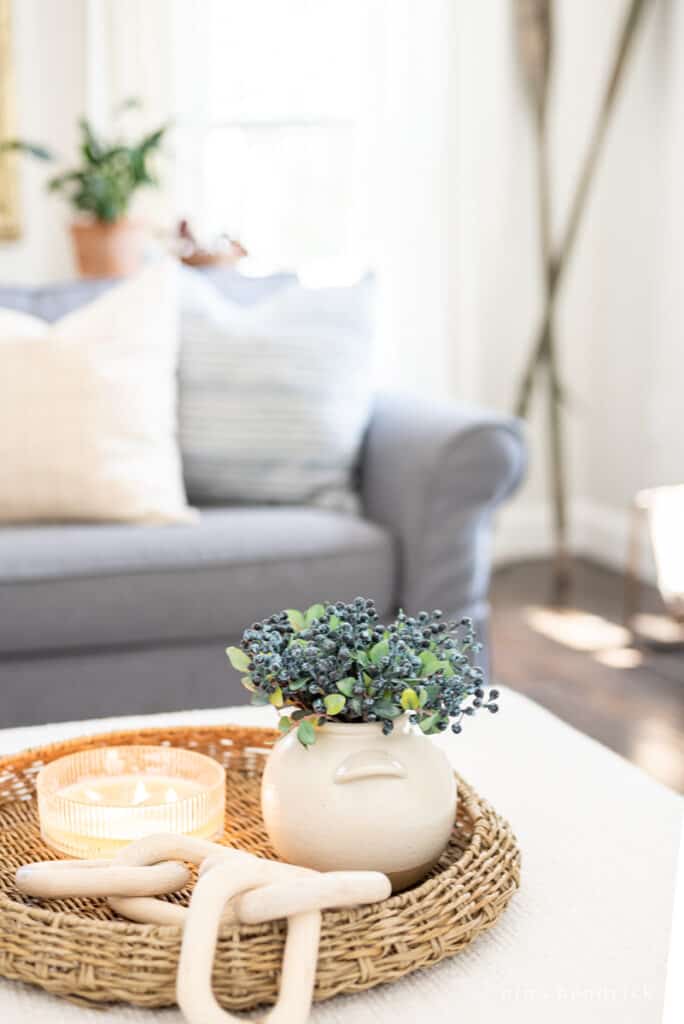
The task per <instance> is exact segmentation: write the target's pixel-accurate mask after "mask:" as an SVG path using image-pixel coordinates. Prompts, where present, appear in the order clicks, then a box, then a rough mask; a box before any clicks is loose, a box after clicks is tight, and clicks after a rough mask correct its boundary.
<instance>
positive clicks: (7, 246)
mask: <svg viewBox="0 0 684 1024" xmlns="http://www.w3.org/2000/svg"><path fill="white" fill-rule="evenodd" d="M85 7H86V0H59V3H52V2H50V0H20V2H19V3H17V2H15V3H14V4H13V5H12V11H13V29H14V31H13V39H14V65H15V71H16V86H17V87H16V93H17V126H18V131H19V134H20V135H21V136H22V137H23V138H26V139H29V140H32V141H36V142H40V143H43V144H44V145H46V146H47V147H48V148H49V149H51V150H53V151H55V152H56V153H64V154H65V155H69V154H71V153H73V147H74V141H75V132H76V119H77V118H78V117H79V116H80V115H81V114H83V112H84V109H85V61H84V55H85ZM49 168H50V165H49V164H44V163H39V162H36V161H32V160H30V159H28V158H27V159H26V161H25V163H24V165H23V166H22V173H21V179H20V181H21V189H20V197H21V209H22V219H23V235H22V238H21V239H20V240H19V241H18V242H3V243H0V281H2V282H23V281H31V282H35V281H47V280H57V279H60V278H68V277H71V276H72V274H73V264H72V261H71V250H70V246H69V239H68V235H67V232H66V224H67V223H68V220H69V212H68V210H67V208H66V206H65V204H63V203H62V202H60V200H59V199H58V198H56V197H54V196H47V195H46V194H45V192H44V188H43V186H44V183H45V180H46V178H47V176H48V174H49V173H50V171H49Z"/></svg>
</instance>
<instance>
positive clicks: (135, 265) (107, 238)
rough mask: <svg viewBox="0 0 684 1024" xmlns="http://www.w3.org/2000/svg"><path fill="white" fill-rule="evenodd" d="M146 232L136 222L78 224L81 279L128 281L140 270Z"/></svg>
mask: <svg viewBox="0 0 684 1024" xmlns="http://www.w3.org/2000/svg"><path fill="white" fill-rule="evenodd" d="M145 237H146V236H145V232H144V230H143V229H142V228H141V227H140V225H139V224H136V223H135V222H134V221H129V220H125V219H122V220H117V221H114V222H113V223H112V224H109V223H106V222H105V221H99V220H92V221H76V222H75V223H73V224H72V225H71V238H72V241H73V245H74V253H75V256H76V263H77V265H78V269H79V273H80V274H81V277H124V276H125V275H126V274H133V273H135V271H136V270H138V269H139V267H140V265H141V263H142V258H143V248H144V244H145Z"/></svg>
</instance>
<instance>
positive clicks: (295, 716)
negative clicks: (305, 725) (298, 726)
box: [292, 708, 311, 722]
mask: <svg viewBox="0 0 684 1024" xmlns="http://www.w3.org/2000/svg"><path fill="white" fill-rule="evenodd" d="M310 714H311V712H310V711H308V710H307V709H306V708H297V710H296V711H293V712H292V721H293V722H301V720H302V718H306V716H307V715H310Z"/></svg>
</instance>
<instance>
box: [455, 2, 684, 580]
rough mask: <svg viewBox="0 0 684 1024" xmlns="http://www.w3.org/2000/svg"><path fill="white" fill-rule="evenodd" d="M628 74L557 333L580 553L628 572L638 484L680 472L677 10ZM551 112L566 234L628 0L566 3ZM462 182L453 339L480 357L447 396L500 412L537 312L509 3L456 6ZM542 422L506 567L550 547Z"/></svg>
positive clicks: (504, 526) (654, 21) (652, 20)
mask: <svg viewBox="0 0 684 1024" xmlns="http://www.w3.org/2000/svg"><path fill="white" fill-rule="evenodd" d="M650 6H651V8H652V9H651V10H647V13H646V15H645V19H644V24H643V25H642V26H641V28H642V31H641V33H640V35H639V38H638V39H637V40H636V46H635V50H634V52H633V54H632V57H633V60H632V61H631V62H630V66H629V67H628V69H627V75H626V78H625V81H624V88H623V90H622V92H621V94H620V97H619V100H618V106H617V109H616V111H615V113H616V116H615V119H614V122H613V124H612V126H611V129H610V132H609V136H608V138H607V141H606V146H605V149H604V152H603V154H602V159H601V163H600V167H599V173H598V175H597V178H596V180H595V183H594V190H593V193H592V196H591V200H590V203H589V205H588V208H587V210H586V214H587V216H586V220H585V222H584V225H583V230H582V233H581V237H580V239H579V244H578V246H577V248H576V250H575V255H574V259H573V263H572V266H571V268H570V271H569V273H568V276H567V279H566V281H565V284H564V287H563V293H562V299H561V302H560V306H559V313H558V321H557V333H558V338H559V343H560V349H561V354H562V363H563V372H564V377H565V380H566V383H567V393H568V415H567V417H566V423H567V435H568V459H569V463H570V465H569V483H570V491H571V494H572V503H571V508H572V527H573V532H572V535H573V539H574V544H575V547H576V548H577V549H578V550H580V551H585V552H587V553H589V554H591V555H593V556H594V557H596V558H599V559H603V560H606V561H608V562H612V563H614V564H617V565H623V564H624V555H625V528H626V509H627V506H628V503H629V501H630V499H631V498H632V496H633V495H634V493H635V491H637V490H638V489H639V488H641V487H644V486H648V485H651V484H655V483H666V482H672V481H673V480H675V479H677V478H679V479H680V480H681V479H682V478H684V431H683V430H682V422H681V404H680V400H679V390H680V388H681V385H682V381H683V380H684V373H683V372H682V371H683V370H684V365H683V359H684V357H683V356H682V344H681V341H682V313H683V312H684V310H683V309H682V308H681V307H682V300H681V290H680V288H679V287H678V274H679V266H681V257H680V254H679V252H678V248H679V247H680V246H681V245H682V244H683V243H682V241H681V238H682V233H681V219H682V213H683V212H684V208H683V206H682V199H681V198H680V195H681V185H680V183H681V181H682V180H683V179H682V173H681V172H682V162H683V160H684V152H683V148H684V138H683V137H682V127H681V124H682V114H683V111H682V105H683V104H684V81H683V80H682V73H681V70H680V69H679V67H678V63H677V61H676V60H675V59H674V58H675V55H676V53H677V49H678V48H679V52H681V47H682V45H683V44H684V34H683V27H682V11H681V5H679V4H673V5H670V4H668V3H667V2H666V0H664V2H663V3H658V4H653V5H650ZM556 8H557V22H556V66H555V77H554V83H553V98H552V111H551V125H552V134H553V138H552V167H553V182H554V192H555V211H554V213H555V218H554V220H555V224H556V230H557V231H558V230H559V229H560V227H561V225H562V224H563V222H564V218H565V215H566V212H567V208H568V203H569V199H570V195H571V192H572V189H573V187H574V182H575V180H576V176H577V170H578V166H579V161H580V158H581V155H582V154H583V152H584V146H585V145H586V140H587V138H588V133H589V129H590V126H591V124H592V119H593V116H594V113H595V110H596V106H597V101H598V99H599V96H600V94H601V90H602V87H603V83H604V81H605V77H606V74H607V70H608V66H609V61H610V59H611V57H612V48H613V46H614V43H615V40H616V37H617V32H618V28H619V26H620V24H621V19H622V16H623V14H624V11H625V4H624V2H623V0H602V3H600V4H597V3H595V2H594V0H557V5H556ZM459 10H460V13H461V20H460V50H459V53H460V56H461V77H460V89H461V94H462V102H461V117H460V119H459V126H458V129H457V130H458V138H459V146H460V149H461V175H460V181H461V188H462V201H463V204H464V207H465V208H466V209H467V210H468V211H469V217H468V218H467V219H466V220H465V221H464V222H462V224H461V239H462V245H461V259H460V262H459V267H458V276H457V278H456V279H455V280H454V281H453V285H452V286H453V287H454V288H457V289H458V290H459V291H460V293H461V295H462V296H463V298H462V308H461V316H460V320H459V321H458V322H457V324H456V327H455V331H454V335H453V344H454V345H455V347H456V348H457V349H458V350H462V351H464V352H466V353H468V352H469V353H470V357H468V356H463V357H462V361H463V362H465V363H468V362H469V363H470V365H471V373H470V375H469V379H466V380H461V379H459V378H458V376H456V377H454V379H453V392H452V393H453V394H454V395H455V396H457V397H458V396H463V397H467V398H471V397H473V395H475V397H477V398H478V399H479V400H481V401H483V402H485V403H486V404H493V405H495V406H496V407H498V408H500V409H502V410H508V409H511V408H512V405H513V397H514V394H515V390H516V387H517V383H518V380H519V375H520V372H521V369H522V365H523V362H524V357H525V355H526V352H527V351H528V348H529V345H530V343H531V336H532V331H533V328H534V326H535V324H536V323H537V321H538V318H539V315H540V311H541V309H540V302H541V295H540V290H539V285H538V278H537V279H536V280H535V276H534V275H535V271H536V268H537V266H538V264H537V259H538V257H537V239H536V207H535V198H534V197H535V192H534V189H535V177H534V166H533V163H532V138H531V134H530V122H529V116H528V110H527V107H526V103H525V99H524V95H523V89H522V84H521V76H520V73H519V69H518V68H517V67H516V63H515V58H514V46H513V34H512V24H511V5H510V4H507V3H506V4H502V3H500V2H499V0H481V3H479V4H478V5H471V4H468V3H461V4H460V7H459ZM545 436H546V430H545V423H544V418H543V410H540V409H537V410H535V413H534V415H533V418H532V424H531V428H530V438H531V451H532V466H531V474H530V479H529V481H528V483H527V485H526V487H525V488H524V490H523V492H522V494H521V495H520V496H519V497H518V498H517V499H516V501H515V502H514V503H513V505H512V506H511V507H510V508H509V509H508V510H506V512H505V513H504V515H503V516H502V517H501V522H500V531H499V543H498V550H499V556H500V557H501V558H504V559H505V558H509V557H515V556H518V555H520V554H539V553H543V552H544V551H546V550H548V546H549V540H550V530H549V528H548V520H549V513H548V504H547V503H546V486H545V474H544V471H545V461H544V460H545V458H546V447H545Z"/></svg>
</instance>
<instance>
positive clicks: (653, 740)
mask: <svg viewBox="0 0 684 1024" xmlns="http://www.w3.org/2000/svg"><path fill="white" fill-rule="evenodd" d="M630 759H631V760H632V761H634V762H635V764H638V765H639V767H640V768H643V769H644V771H646V772H648V773H649V775H653V776H654V777H655V778H656V779H659V780H660V781H661V782H664V783H665V784H666V785H667V786H671V787H672V788H673V789H676V790H679V791H680V792H681V790H682V788H683V787H684V760H683V758H682V745H681V738H680V734H679V732H678V731H677V730H676V729H672V728H670V727H669V726H668V725H667V723H666V722H663V720H662V719H660V718H644V719H643V720H642V721H641V722H639V723H638V724H637V725H636V734H635V736H634V739H633V741H632V744H631V751H630Z"/></svg>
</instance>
